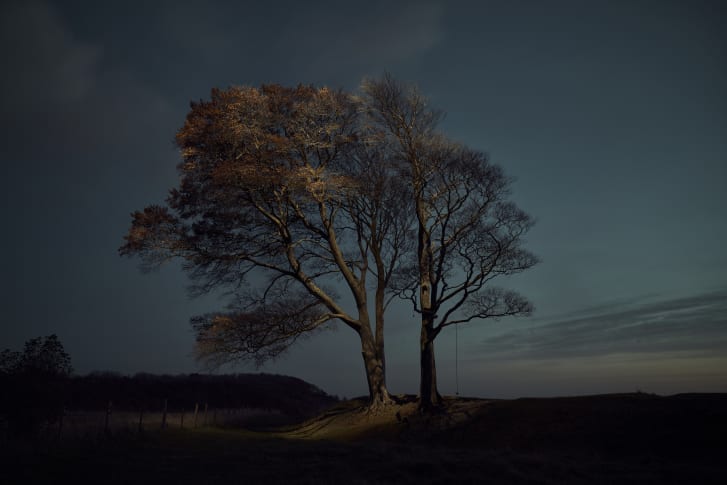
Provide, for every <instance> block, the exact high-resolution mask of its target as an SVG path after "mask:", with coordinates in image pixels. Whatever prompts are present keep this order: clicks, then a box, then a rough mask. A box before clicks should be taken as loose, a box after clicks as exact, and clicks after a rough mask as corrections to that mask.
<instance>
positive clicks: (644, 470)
mask: <svg viewBox="0 0 727 485" xmlns="http://www.w3.org/2000/svg"><path fill="white" fill-rule="evenodd" d="M357 404H358V403H356V402H348V403H344V404H342V405H340V406H339V407H338V408H337V409H334V410H332V411H331V412H329V413H327V414H325V415H324V416H322V417H320V418H318V419H315V420H312V421H309V422H307V423H305V424H304V425H302V426H298V427H295V428H290V429H288V430H284V431H277V432H273V431H269V432H260V431H258V432H251V431H245V430H230V429H226V430H222V429H213V428H206V429H195V430H166V431H164V432H158V431H154V432H146V433H144V434H143V435H138V434H134V433H131V432H127V433H117V434H115V435H114V436H111V437H105V438H99V437H88V438H84V439H74V440H70V439H69V440H66V441H62V442H56V443H53V442H42V443H30V442H23V443H17V442H16V443H11V442H7V441H6V442H4V443H2V446H3V448H4V449H3V450H2V457H1V458H0V460H1V462H0V465H2V471H0V483H3V484H8V485H10V484H33V483H93V484H126V483H128V484H146V483H149V484H152V483H153V484H166V483H170V484H195V485H201V484H206V483H223V484H236V483H310V484H325V483H332V484H333V483H335V484H338V483H341V484H369V483H370V484H374V483H397V484H399V483H404V484H406V483H493V484H524V483H529V484H611V483H613V484H622V483H624V484H628V483H659V484H676V483H680V484H681V483H684V484H709V483H715V484H716V483H720V484H721V483H727V482H726V481H725V480H726V477H727V394H692V395H678V396H670V397H658V396H651V395H645V394H626V395H606V396H591V397H575V398H553V399H518V400H512V401H509V400H508V401H486V400H470V399H457V400H454V399H452V400H449V401H448V412H447V413H445V414H441V415H439V416H435V417H433V418H423V417H421V416H419V415H417V414H416V412H415V404H414V403H413V402H411V399H408V398H406V397H403V398H402V402H401V404H400V405H399V406H396V407H393V408H392V409H389V410H387V411H386V412H384V413H381V414H379V415H377V416H370V415H367V414H365V413H362V412H360V411H358V410H356V406H357Z"/></svg>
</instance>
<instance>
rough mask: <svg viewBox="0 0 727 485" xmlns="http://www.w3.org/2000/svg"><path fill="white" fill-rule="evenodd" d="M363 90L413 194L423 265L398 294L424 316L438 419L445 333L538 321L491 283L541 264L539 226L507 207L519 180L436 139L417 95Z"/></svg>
mask: <svg viewBox="0 0 727 485" xmlns="http://www.w3.org/2000/svg"><path fill="white" fill-rule="evenodd" d="M363 89H364V92H365V95H366V102H367V104H368V110H369V115H370V117H371V119H372V120H373V122H374V123H378V124H379V125H380V126H381V127H383V128H382V129H383V130H385V131H386V132H387V135H388V137H389V139H390V141H389V143H390V146H393V147H395V148H394V150H395V153H394V154H392V159H397V162H398V165H399V170H400V171H401V173H402V174H403V176H404V177H405V178H406V179H407V180H408V181H409V183H410V185H411V196H412V198H413V206H414V213H415V223H414V224H415V232H416V251H415V252H414V254H415V260H414V261H412V264H411V266H410V270H409V272H408V278H406V277H405V278H402V279H400V280H399V281H398V285H399V288H398V289H399V292H400V294H401V295H402V296H403V297H405V298H407V299H408V300H410V301H411V302H412V304H413V307H414V310H415V311H416V312H418V313H419V314H420V315H421V333H420V357H421V361H420V366H421V381H420V396H421V401H420V408H421V409H422V410H430V409H432V408H433V407H437V406H438V405H440V404H441V396H440V394H439V393H438V391H437V374H436V366H435V359H434V340H435V339H436V337H437V336H438V335H439V333H440V332H441V331H442V330H443V329H444V328H446V327H448V326H451V325H456V324H460V323H466V322H470V321H472V320H478V319H480V320H481V319H488V318H499V317H504V316H510V315H528V314H530V313H531V312H532V305H531V304H530V303H529V302H528V301H527V300H526V299H525V298H523V297H522V296H521V295H519V294H517V293H516V292H514V291H509V290H505V289H502V288H498V287H495V286H491V281H492V280H493V279H494V278H496V277H498V276H506V275H512V274H515V273H519V272H521V271H524V270H526V269H528V268H530V267H532V266H533V265H534V264H536V263H537V258H536V257H535V256H534V255H532V254H531V253H529V252H528V251H526V250H525V249H523V248H522V243H523V236H524V234H525V233H526V232H527V231H528V230H529V229H530V228H531V227H532V225H533V220H532V218H531V217H530V216H529V215H528V214H526V213H525V212H523V211H522V210H520V209H519V208H518V207H517V206H516V205H515V204H514V203H512V202H510V201H509V200H508V197H509V195H510V191H509V186H510V184H511V179H509V178H507V177H506V176H505V175H504V172H503V170H502V168H501V167H500V166H498V165H495V164H492V163H490V161H489V160H488V157H487V156H486V155H485V154H483V153H481V152H478V151H475V150H471V149H469V148H467V147H464V146H461V145H459V144H457V143H454V142H452V141H450V140H449V139H447V138H446V137H445V136H443V135H442V134H440V133H438V132H437V131H436V126H437V122H438V120H439V119H440V117H441V113H439V112H438V111H436V110H433V109H432V108H430V107H429V105H428V102H427V100H426V98H425V97H423V96H422V95H421V94H420V93H419V92H418V90H417V89H416V88H415V87H412V86H407V85H403V84H401V83H399V82H397V81H395V80H394V79H392V78H391V77H390V76H384V77H383V78H382V79H380V80H374V81H367V82H365V83H364V87H363Z"/></svg>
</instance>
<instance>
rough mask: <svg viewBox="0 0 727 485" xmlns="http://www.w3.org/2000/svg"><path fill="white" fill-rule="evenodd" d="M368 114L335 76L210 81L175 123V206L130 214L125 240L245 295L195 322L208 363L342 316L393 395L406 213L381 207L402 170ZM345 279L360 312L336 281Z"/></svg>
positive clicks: (200, 281)
mask: <svg viewBox="0 0 727 485" xmlns="http://www.w3.org/2000/svg"><path fill="white" fill-rule="evenodd" d="M361 112H362V111H361V108H360V102H359V101H358V100H357V99H356V98H355V97H353V96H351V95H348V94H345V93H343V92H340V91H332V90H329V89H326V88H321V89H315V88H312V87H306V86H298V87H296V88H285V87H281V86H263V87H262V88H259V89H257V88H251V87H233V88H230V89H227V90H213V91H212V96H211V99H210V100H209V101H201V102H199V103H192V105H191V111H190V112H189V114H188V115H187V119H186V122H185V124H184V126H183V128H182V129H181V130H180V131H179V133H178V134H177V144H178V146H179V147H180V149H181V151H182V158H183V160H182V162H181V163H180V165H179V167H178V170H179V172H180V175H181V182H180V186H179V187H178V188H177V189H174V190H172V191H171V192H170V195H169V197H168V199H167V205H166V206H149V207H147V208H146V209H144V210H143V211H140V212H136V213H134V214H132V217H133V220H132V225H131V229H130V230H129V233H128V235H127V236H126V238H125V239H126V243H125V244H124V245H123V246H122V247H121V248H120V252H121V254H123V255H132V254H137V255H140V256H141V257H142V262H143V266H144V267H145V268H147V269H149V268H153V267H156V266H158V265H159V264H161V263H163V262H165V261H167V260H169V259H171V258H181V259H182V260H183V261H184V268H185V269H186V270H187V271H188V273H189V275H190V277H191V279H192V280H193V281H194V286H193V293H195V294H197V293H205V292H209V291H211V290H215V289H219V288H226V289H228V290H229V291H232V292H233V293H234V294H235V295H236V298H235V300H234V302H233V303H232V304H231V305H230V307H229V308H228V311H226V312H221V313H215V314H209V315H203V316H200V317H195V318H193V320H192V324H193V327H194V329H195V330H196V334H197V350H198V354H199V356H200V358H202V359H205V360H207V361H208V362H211V363H213V364H221V363H225V362H230V361H234V360H238V359H252V360H254V361H255V362H257V363H258V364H259V363H261V362H263V361H265V360H267V359H270V358H274V357H276V356H278V355H280V354H281V353H282V352H284V351H285V350H286V349H288V348H289V347H290V346H291V345H292V344H293V343H294V342H296V341H297V340H298V339H299V338H302V337H305V336H308V335H311V334H313V333H315V332H317V331H320V330H321V329H324V328H326V327H327V325H328V323H329V322H331V321H333V320H339V321H341V322H343V323H344V324H345V325H346V326H348V327H350V328H351V329H353V330H354V331H355V332H356V333H357V334H358V336H359V338H360V341H361V351H362V356H363V360H364V368H365V371H366V377H367V382H368V386H369V391H370V399H371V406H372V407H377V406H379V405H383V404H386V403H388V402H389V401H390V397H389V394H388V391H387V388H386V374H385V358H384V332H383V330H384V310H385V308H386V305H387V304H388V303H389V302H390V301H391V294H390V293H387V290H386V288H387V286H388V285H390V281H391V279H392V277H393V275H394V274H395V273H396V272H397V270H398V261H399V259H400V257H399V256H400V254H401V252H402V251H403V250H404V249H403V248H404V247H405V244H406V241H407V239H406V237H405V231H406V229H407V228H406V223H405V222H404V223H402V221H403V220H404V218H405V217H406V213H407V211H405V210H403V211H398V212H396V211H386V210H383V209H384V208H385V207H387V206H389V205H392V204H396V205H397V207H406V198H405V197H403V198H402V196H401V195H400V194H402V192H401V191H399V192H396V191H390V190H388V189H387V187H388V186H390V185H391V184H392V183H395V181H394V180H393V177H391V173H390V172H389V171H387V170H386V168H385V167H384V166H382V160H383V159H382V158H380V157H378V156H377V150H380V148H379V147H380V144H379V143H378V142H377V140H376V137H375V136H373V134H372V133H370V130H369V129H368V128H367V127H366V126H365V124H362V123H361V120H362V117H361ZM396 198H400V199H403V200H394V199H396ZM372 263H373V264H372ZM369 274H373V275H374V276H375V281H374V282H373V284H372V285H371V286H372V287H373V291H374V295H375V298H374V308H375V315H374V318H373V325H374V328H372V318H371V316H370V315H369V308H368V303H369V297H368V292H369V290H370V289H371V288H370V286H369V281H368V280H367V275H369ZM336 279H338V280H343V282H344V284H343V285H338V286H339V287H343V288H345V289H347V293H348V294H349V296H350V298H351V300H352V301H353V305H354V307H355V311H353V312H351V311H348V310H347V309H346V308H344V305H343V304H342V303H341V301H342V300H341V298H340V297H339V296H338V295H337V294H336V292H334V291H333V289H332V282H334V281H335V280H336Z"/></svg>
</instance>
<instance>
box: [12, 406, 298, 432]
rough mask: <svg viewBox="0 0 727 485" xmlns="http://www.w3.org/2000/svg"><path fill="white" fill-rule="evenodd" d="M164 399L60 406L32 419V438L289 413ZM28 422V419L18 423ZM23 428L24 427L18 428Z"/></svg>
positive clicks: (263, 419)
mask: <svg viewBox="0 0 727 485" xmlns="http://www.w3.org/2000/svg"><path fill="white" fill-rule="evenodd" d="M168 404H169V403H168V402H166V401H165V403H164V407H163V408H162V409H155V410H154V409H152V410H150V409H144V408H140V409H138V410H131V409H115V408H114V405H113V402H111V401H109V403H108V405H107V406H106V409H103V410H98V409H96V410H70V409H63V410H61V411H59V412H58V414H57V415H56V416H52V417H45V418H43V419H38V420H37V422H35V423H32V427H33V428H34V429H33V431H32V433H33V435H34V437H35V438H39V439H43V440H49V439H56V440H61V439H72V438H89V437H98V436H104V435H112V434H116V433H120V432H123V433H143V432H145V431H151V430H165V429H194V428H200V427H210V426H213V427H221V428H225V427H228V428H229V427H265V426H275V425H278V424H287V422H288V421H290V417H288V416H286V415H284V414H283V413H282V412H281V411H280V410H277V409H261V408H246V407H242V408H224V407H222V408H218V407H212V406H210V405H209V404H208V403H197V404H195V406H194V407H193V408H190V409H179V408H171V406H169V405H168ZM14 424H16V426H15V427H16V428H17V423H14V422H13V418H12V417H8V416H2V415H0V439H1V440H3V441H8V440H10V439H12V437H13V432H12V429H13V425H14ZM20 425H21V426H30V425H31V424H30V423H21V424H20ZM21 431H23V430H21Z"/></svg>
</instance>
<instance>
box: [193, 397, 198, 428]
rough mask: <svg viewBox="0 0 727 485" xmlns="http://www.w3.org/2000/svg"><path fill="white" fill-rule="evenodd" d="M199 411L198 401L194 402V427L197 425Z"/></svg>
mask: <svg viewBox="0 0 727 485" xmlns="http://www.w3.org/2000/svg"><path fill="white" fill-rule="evenodd" d="M198 412H199V403H198V402H196V403H194V427H195V428H196V427H197V413H198Z"/></svg>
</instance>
